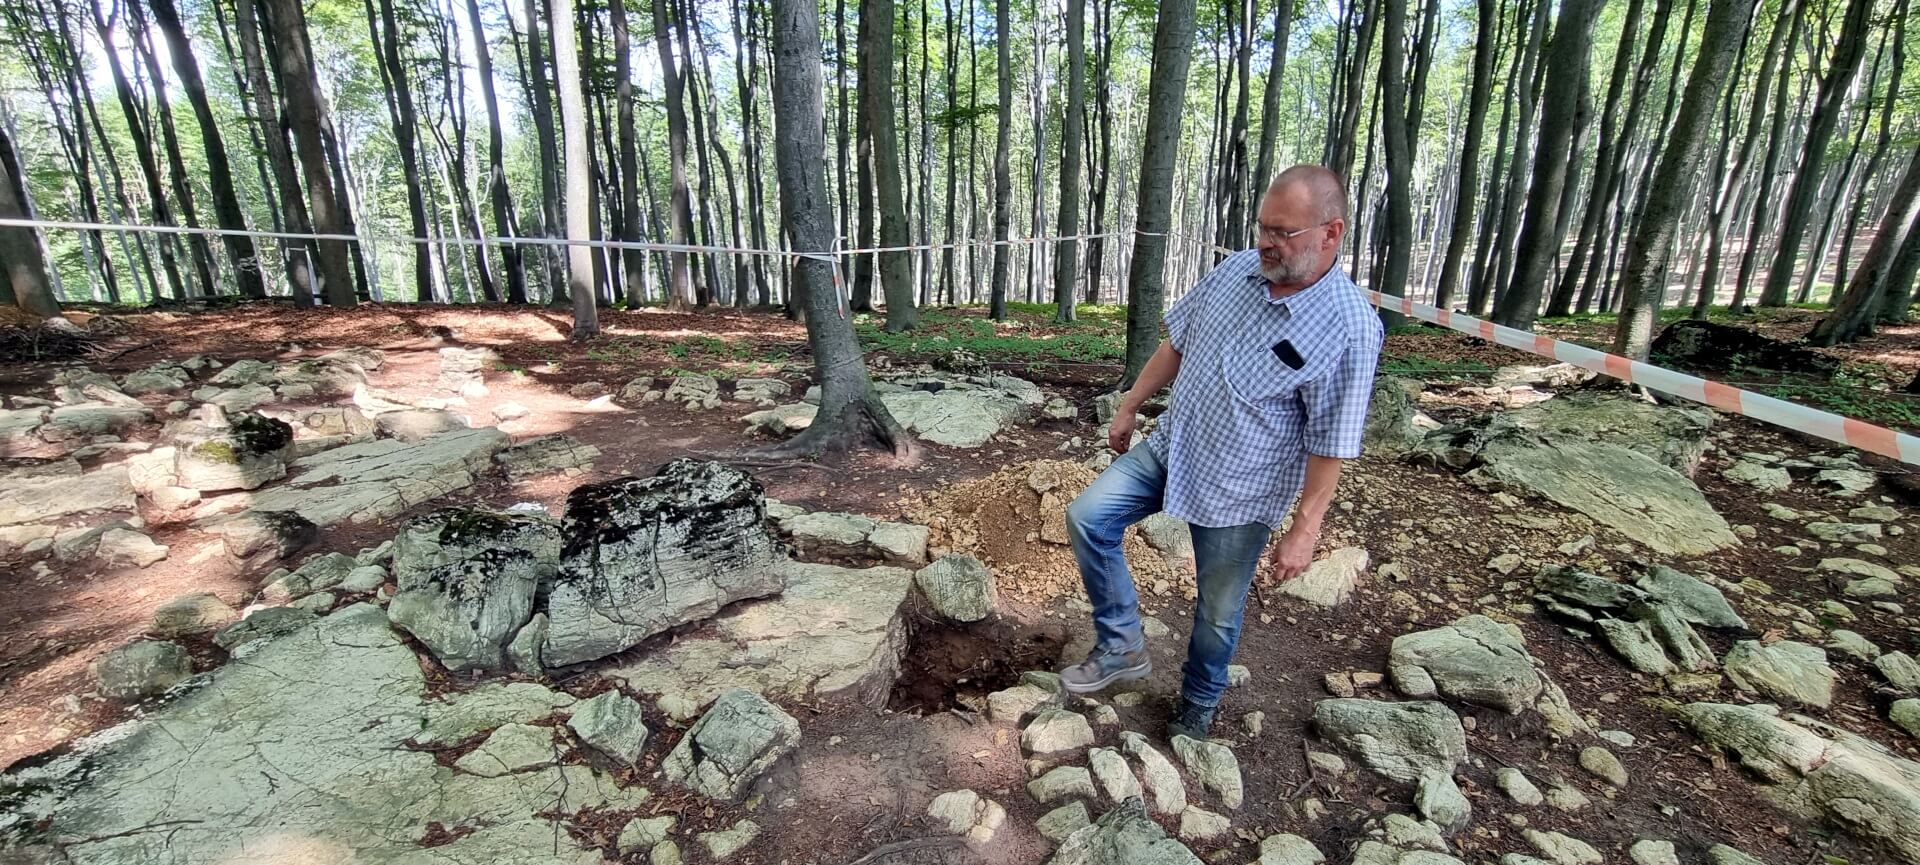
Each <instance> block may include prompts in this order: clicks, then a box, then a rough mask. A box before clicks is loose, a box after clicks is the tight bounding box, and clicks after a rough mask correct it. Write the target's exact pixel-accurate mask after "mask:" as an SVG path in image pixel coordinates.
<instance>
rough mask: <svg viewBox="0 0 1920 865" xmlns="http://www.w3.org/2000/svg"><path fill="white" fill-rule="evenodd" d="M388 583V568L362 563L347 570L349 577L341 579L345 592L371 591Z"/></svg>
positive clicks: (341, 585) (342, 588)
mask: <svg viewBox="0 0 1920 865" xmlns="http://www.w3.org/2000/svg"><path fill="white" fill-rule="evenodd" d="M386 584H387V569H386V568H383V567H381V566H379V565H362V566H360V567H357V568H354V569H353V570H351V571H348V572H347V578H346V579H344V580H341V581H340V586H339V589H340V590H341V591H343V592H353V593H360V592H371V591H374V590H376V589H378V588H380V587H381V586H384V585H386Z"/></svg>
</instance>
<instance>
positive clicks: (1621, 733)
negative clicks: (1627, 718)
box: [1595, 730, 1639, 748]
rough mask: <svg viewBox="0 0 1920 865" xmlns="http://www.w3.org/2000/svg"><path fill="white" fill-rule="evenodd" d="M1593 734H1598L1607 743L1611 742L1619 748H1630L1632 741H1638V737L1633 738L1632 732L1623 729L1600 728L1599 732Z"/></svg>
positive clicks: (1632, 744)
mask: <svg viewBox="0 0 1920 865" xmlns="http://www.w3.org/2000/svg"><path fill="white" fill-rule="evenodd" d="M1595 735H1597V736H1599V737H1600V738H1601V739H1604V740H1606V741H1607V742H1608V743H1609V744H1612V745H1615V746H1618V747H1621V748H1631V747H1633V746H1634V743H1636V742H1638V741H1639V740H1638V739H1635V738H1634V737H1633V734H1632V733H1629V732H1627V731H1625V730H1601V731H1600V732H1599V733H1596V734H1595Z"/></svg>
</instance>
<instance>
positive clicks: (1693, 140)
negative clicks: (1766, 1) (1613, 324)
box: [1614, 0, 1755, 359]
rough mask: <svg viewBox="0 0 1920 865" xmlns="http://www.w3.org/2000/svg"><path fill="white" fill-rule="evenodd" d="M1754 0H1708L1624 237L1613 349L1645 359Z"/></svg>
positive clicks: (1751, 13)
mask: <svg viewBox="0 0 1920 865" xmlns="http://www.w3.org/2000/svg"><path fill="white" fill-rule="evenodd" d="M1754 2H1755V0H1711V2H1710V4H1709V5H1708V7H1707V24H1706V29H1705V30H1704V32H1702V34H1701V37H1700V52H1699V55H1698V56H1697V57H1695V59H1694V63H1693V70H1692V71H1691V72H1690V73H1689V74H1688V76H1687V86H1686V95H1685V96H1684V97H1682V99H1681V102H1680V109H1679V113H1678V114H1676V115H1675V122H1674V124H1673V127H1672V128H1671V129H1670V130H1668V132H1667V138H1666V142H1665V146H1664V147H1662V148H1661V151H1660V160H1659V166H1658V167H1656V168H1655V169H1654V173H1653V183H1652V185H1651V186H1650V187H1649V189H1648V191H1647V194H1646V196H1645V197H1644V198H1642V199H1641V205H1640V213H1639V214H1638V218H1637V219H1636V221H1635V224H1636V225H1637V228H1636V229H1635V230H1634V234H1633V237H1632V238H1631V239H1629V240H1628V241H1627V265H1626V271H1625V272H1624V273H1623V274H1622V275H1621V284H1620V293H1621V296H1622V297H1623V298H1625V302H1624V303H1623V304H1622V306H1621V309H1620V318H1619V325H1618V332H1617V333H1616V334H1615V337H1614V350H1615V351H1616V352H1619V353H1620V354H1625V355H1628V356H1630V357H1634V358H1640V359H1645V358H1646V356H1647V348H1648V345H1649V344H1650V342H1651V340H1652V338H1653V325H1654V318H1655V313H1656V311H1657V310H1658V308H1659V298H1660V295H1662V294H1664V293H1665V290H1666V280H1665V276H1664V275H1665V273H1666V270H1667V262H1668V259H1669V258H1670V257H1671V255H1672V253H1673V241H1674V236H1675V233H1676V232H1675V229H1676V227H1677V225H1678V223H1679V219H1680V216H1681V211H1683V210H1684V209H1685V208H1686V204H1687V201H1688V199H1689V198H1691V197H1692V190H1693V181H1694V178H1695V177H1696V176H1697V175H1698V173H1699V170H1700V158H1701V155H1702V150H1703V149H1704V147H1705V146H1706V141H1707V136H1708V134H1709V126H1710V125H1711V124H1712V122H1713V119H1714V111H1713V107H1714V104H1715V103H1717V102H1718V101H1719V99H1720V88H1721V86H1722V85H1723V84H1724V83H1725V81H1726V78H1727V67H1729V66H1731V65H1732V63H1733V56H1734V54H1735V53H1737V52H1738V50H1739V47H1740V43H1741V41H1742V37H1744V36H1745V34H1746V29H1747V21H1748V20H1749V19H1750V18H1751V17H1752V15H1753V4H1754Z"/></svg>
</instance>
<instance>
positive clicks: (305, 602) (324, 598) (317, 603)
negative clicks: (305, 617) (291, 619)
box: [288, 592, 340, 616]
mask: <svg viewBox="0 0 1920 865" xmlns="http://www.w3.org/2000/svg"><path fill="white" fill-rule="evenodd" d="M339 600H340V599H339V598H337V597H335V596H334V594H333V593H332V592H314V593H313V594H311V595H307V596H305V597H302V598H299V599H296V600H295V601H294V602H293V603H291V604H288V606H290V607H297V608H299V609H302V610H306V611H308V612H310V613H313V614H314V615H316V616H318V615H324V614H325V613H326V612H327V611H328V610H331V609H333V605H334V604H336V603H339Z"/></svg>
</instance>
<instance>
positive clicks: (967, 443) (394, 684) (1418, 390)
mask: <svg viewBox="0 0 1920 865" xmlns="http://www.w3.org/2000/svg"><path fill="white" fill-rule="evenodd" d="M294 318H296V319H297V317H294ZM696 324H697V325H698V326H699V327H700V328H701V329H702V331H703V332H704V333H711V334H713V335H714V336H713V337H692V336H689V335H688V333H689V328H691V327H693V326H695V325H696ZM545 326H547V319H545V318H544V317H541V316H537V315H532V314H527V315H522V316H519V317H517V318H513V319H510V320H509V319H506V318H505V317H494V318H487V317H479V318H475V317H471V316H469V317H465V318H461V319H458V320H445V321H442V320H436V319H434V318H432V317H431V314H427V313H422V314H419V315H412V316H401V315H399V314H397V313H392V312H387V311H381V312H377V313H369V314H367V315H366V316H363V317H360V318H359V319H354V318H353V317H351V316H337V315H335V316H325V317H316V318H314V319H312V320H310V321H305V322H304V323H303V322H301V321H299V320H296V321H293V322H291V323H289V322H287V321H283V320H281V319H278V318H276V319H273V320H271V321H269V320H266V319H261V318H258V317H256V316H254V315H253V314H252V313H247V312H242V313H235V314H229V315H203V316H190V317H180V318H178V319H177V320H173V321H165V322H162V321H157V320H154V321H144V322H140V323H139V324H136V325H135V326H134V328H133V332H132V333H130V334H129V335H128V336H127V337H125V343H126V349H130V350H120V351H119V353H118V354H117V355H111V356H107V357H104V358H96V359H94V360H91V361H90V362H88V363H87V364H85V365H81V364H77V363H60V364H55V363H46V364H37V365H25V366H22V367H21V368H19V369H16V370H11V371H9V373H7V378H6V379H5V380H3V381H0V392H4V394H5V395H6V397H7V403H6V409H5V410H4V411H0V456H3V457H4V459H0V569H4V571H5V574H6V576H5V577H4V579H0V620H4V621H5V623H6V624H5V627H6V629H7V635H8V637H9V639H7V640H5V641H4V644H5V648H4V649H0V683H4V689H3V690H0V730H4V731H5V733H4V736H0V762H5V763H10V764H11V765H12V768H11V769H10V770H9V771H8V773H7V774H6V775H4V776H0V803H3V804H0V837H3V838H4V849H0V861H24V862H128V863H132V862H143V863H144V862H181V863H187V862H193V863H200V862H229V861H231V862H250V863H251V862H286V863H294V862H314V861H330V862H331V861H359V862H406V863H468V862H519V861H528V862H533V861H538V862H582V863H591V862H603V861H621V862H651V863H666V862H679V861H687V862H717V861H726V862H738V863H776V862H788V863H795V865H798V863H849V862H856V861H857V862H862V863H878V862H889V863H907V862H975V861H978V862H1031V863H1040V862H1055V863H1121V862H1125V863H1161V862H1165V863H1185V862H1194V861H1198V860H1205V861H1208V862H1216V861H1237V862H1250V861H1256V860H1257V861H1258V862H1260V863H1263V865H1276V863H1299V865H1308V863H1314V862H1320V861H1326V862H1333V863H1340V865H1344V863H1360V865H1400V863H1404V865H1444V863H1448V862H1471V863H1481V862H1500V863H1502V865H1537V863H1542V862H1546V863H1554V865H1594V863H1601V862H1620V863H1626V862H1633V863H1636V865H1653V863H1688V865H1692V863H1712V865H1731V863H1746V862H1751V861H1758V862H1765V863H1772V865H1799V863H1810V862H1848V863H1866V862H1881V861H1887V862H1892V861H1907V862H1920V828H1916V827H1920V819H1916V818H1920V764H1916V763H1915V762H1912V759H1913V758H1914V757H1915V756H1916V754H1920V750H1917V749H1916V740H1915V738H1914V737H1915V736H1916V735H1920V699H1916V698H1920V662H1916V661H1915V660H1914V658H1913V657H1911V654H1912V653H1914V652H1915V651H1916V650H1917V649H1920V646H1916V643H1915V640H1914V637H1915V634H1916V633H1920V632H1916V627H1917V626H1920V623H1917V622H1916V620H1915V618H1914V616H1912V615H1910V614H1909V612H1908V609H1907V606H1906V605H1907V604H1908V603H1910V599H1909V598H1908V597H1907V594H1906V593H1907V590H1908V587H1907V584H1906V580H1908V579H1920V567H1917V566H1916V564H1915V563H1916V562H1920V542H1916V539H1915V536H1914V534H1913V530H1915V529H1920V522H1916V520H1915V519H1914V511H1913V509H1912V508H1913V505H1912V502H1911V501H1909V500H1907V499H1906V498H1905V496H1906V495H1907V494H1906V493H1904V492H1902V490H1905V489H1910V488H1911V486H1910V485H1909V484H1907V481H1908V480H1910V478H1909V477H1907V476H1906V474H1907V471H1908V470H1907V469H1905V468H1903V467H1895V466H1889V465H1885V464H1882V463H1880V462H1879V461H1876V460H1862V459H1861V458H1859V457H1858V455H1856V454H1851V453H1848V452H1844V451H1842V450H1840V449H1836V448H1830V447H1826V446H1823V445H1820V444H1817V443H1812V442H1809V441H1807V440H1804V439H1800V438H1798V437H1795V436H1792V435H1791V434H1788V433H1782V432H1778V431H1774V430H1770V429H1766V428H1762V427H1758V426H1756V425H1753V424H1749V423H1747V422H1745V421H1742V420H1740V419H1737V418H1729V417H1725V416H1719V415H1716V414H1715V413H1713V412H1710V411H1707V410H1704V409H1695V408H1686V407H1662V406H1656V405H1653V404H1651V403H1647V402H1643V401H1641V400H1638V399H1635V398H1634V397H1633V396H1632V395H1630V394H1627V393H1625V392H1624V391H1618V390H1610V389H1607V388H1605V387H1601V386H1597V385H1595V384H1594V383H1591V382H1587V381H1585V377H1584V376H1583V375H1580V374H1577V373H1576V372H1575V371H1572V370H1567V369H1564V368H1539V367H1527V366H1525V365H1524V363H1525V362H1524V359H1522V358H1519V357H1517V356H1505V357H1496V356H1495V355H1493V354H1489V350H1487V349H1484V348H1474V347H1472V346H1465V345H1463V346H1462V351H1463V352H1464V353H1469V354H1471V355H1472V356H1474V357H1477V358H1485V359H1490V360H1497V361H1499V362H1502V363H1505V364H1508V365H1507V366H1504V367H1502V368H1501V369H1500V370H1499V372H1498V373H1497V374H1495V375H1493V376H1491V377H1490V380H1479V381H1475V382H1473V383H1471V384H1463V383H1460V382H1457V381H1455V382H1442V381H1434V382H1420V381H1414V380H1398V379H1383V380H1382V382H1381V384H1380V386H1379V388H1377V391H1376V397H1375V403H1376V409H1375V412H1374V417H1373V419H1372V422H1371V425H1370V430H1369V449H1368V454H1367V456H1366V457H1364V458H1362V459H1361V460H1359V461H1357V462H1356V463H1354V464H1353V466H1352V471H1350V472H1349V474H1348V475H1347V476H1346V478H1345V479H1344V480H1343V483H1342V487H1341V491H1340V495H1339V500H1338V501H1339V503H1338V505H1337V509H1336V511H1335V512H1334V513H1333V514H1332V515H1331V516H1330V518H1329V530H1328V532H1327V537H1326V540H1325V548H1324V549H1323V550H1322V553H1321V560H1320V561H1319V562H1318V563H1317V564H1316V565H1315V567H1314V568H1313V569H1312V570H1311V571H1310V572H1309V573H1308V574H1307V575H1306V576H1303V577H1302V578H1300V579H1299V580H1296V581H1294V582H1292V583H1289V584H1287V585H1284V586H1263V587H1261V588H1259V589H1258V590H1257V591H1256V595H1255V597H1254V599H1253V601H1252V604H1251V606H1250V608H1249V611H1248V616H1247V629H1246V633H1245V636H1244V638H1243V645H1242V650H1241V653H1240V657H1239V659H1238V660H1239V666H1238V668H1237V669H1236V670H1235V686H1234V688H1233V689H1232V690H1231V691H1230V692H1229V695H1228V698H1227V701H1226V703H1225V705H1224V708H1223V712H1222V714H1221V720H1220V722H1219V723H1218V724H1217V726H1216V728H1215V730H1214V737H1213V739H1212V740H1210V741H1207V742H1199V741H1193V740H1187V739H1180V740H1176V741H1171V742H1169V741H1167V740H1166V738H1165V734H1164V726H1165V721H1166V718H1167V715H1168V713H1169V712H1170V709H1171V705H1170V704H1171V700H1172V698H1173V696H1174V695H1175V693H1176V691H1177V688H1178V679H1179V669H1178V668H1179V665H1180V662H1181V659H1182V657H1183V654H1184V653H1183V649H1184V644H1185V634H1186V633H1187V631H1188V622H1189V620H1190V617H1191V614H1192V583H1191V547H1190V542H1188V541H1186V539H1185V538H1184V532H1183V528H1184V527H1182V526H1180V525H1179V524H1178V523H1177V522H1175V521H1172V520H1167V519H1164V518H1160V519H1155V520H1150V521H1149V522H1147V523H1145V524H1143V525H1142V526H1141V527H1140V529H1139V530H1138V531H1137V532H1136V535H1135V537H1132V538H1130V539H1129V542H1128V552H1129V556H1130V558H1131V560H1132V561H1133V562H1134V565H1135V570H1136V576H1137V578H1138V579H1139V581H1140V584H1141V588H1142V594H1143V598H1144V602H1143V604H1144V607H1145V611H1146V612H1147V613H1148V614H1149V615H1150V616H1151V618H1150V619H1149V621H1148V628H1149V635H1150V637H1151V645H1152V650H1153V652H1154V658H1155V663H1156V671H1155V673H1154V675H1153V676H1152V677H1151V678H1150V679H1149V680H1147V681H1146V682H1145V683H1144V684H1142V685H1140V686H1137V687H1130V688H1127V689H1125V690H1122V691H1118V692H1115V693H1109V694H1104V695H1101V696H1100V697H1099V698H1097V699H1092V700H1087V699H1079V698H1071V697H1064V696H1063V695H1061V694H1060V693H1059V691H1058V683H1057V679H1055V678H1054V677H1053V676H1052V675H1051V674H1050V673H1049V672H1048V671H1050V670H1052V669H1055V668H1056V667H1057V666H1058V665H1059V664H1060V663H1062V662H1063V661H1066V660H1073V659H1077V656H1078V655H1080V654H1082V653H1083V652H1084V651H1085V647H1086V645H1087V642H1088V640H1089V639H1090V636H1089V633H1088V627H1087V624H1086V621H1085V615H1086V606H1085V599H1084V597H1083V596H1082V594H1081V593H1080V591H1079V588H1078V586H1077V581H1076V580H1075V579H1074V578H1073V574H1072V572H1071V564H1070V563H1071V558H1070V555H1068V554H1067V553H1066V550H1065V547H1064V540H1065V538H1064V522H1063V519H1064V516H1063V511H1064V507H1065V504H1066V503H1067V502H1069V501H1071V499H1072V496H1073V495H1074V494H1075V493H1077V492H1078V491H1079V489H1080V488H1082V487H1084V485H1085V484H1086V483H1087V482H1088V481H1089V480H1090V479H1091V478H1092V476H1093V475H1094V473H1095V472H1097V470H1098V469H1099V468H1100V467H1102V466H1104V464H1105V462H1106V461H1108V460H1110V459H1111V457H1112V454H1111V452H1108V451H1106V450H1105V448H1104V447H1102V446H1101V445H1100V442H1102V441H1103V440H1104V435H1103V431H1102V430H1103V426H1104V423H1105V421H1106V420H1107V419H1108V417H1109V416H1110V413H1111V405H1112V403H1111V400H1110V399H1109V398H1106V397H1103V396H1102V395H1101V393H1100V392H1099V390H1098V389H1097V388H1094V387H1091V386H1089V385H1088V384H1087V377H1086V376H1082V375H1077V374H1075V373H1074V372H1072V371H1071V370H1070V369H1062V368H1059V367H1047V368H1041V367H1034V368H1033V369H1032V370H1030V371H1028V370H1016V371H1015V372H1027V373H1028V376H1027V377H1023V376H1020V375H1017V374H1007V365H1004V364H987V365H977V366H976V365H972V364H964V365H956V364H947V365H946V367H947V368H945V369H930V368H925V367H919V366H915V365H912V364H910V363H907V362H906V359H898V360H897V361H896V362H894V363H892V364H889V365H888V366H887V367H885V368H883V369H882V370H881V371H880V374H881V377H882V380H883V385H882V389H883V391H884V398H885V399H886V401H887V402H888V404H889V407H890V408H892V409H893V411H894V413H895V414H896V416H897V417H899V418H900V419H901V420H902V421H903V422H904V423H906V424H908V425H909V426H910V427H911V428H912V429H913V430H914V431H915V432H916V434H917V436H918V437H919V438H921V439H922V441H923V442H926V444H925V446H924V448H923V450H922V453H921V454H920V455H919V457H918V458H917V459H916V460H914V461H909V462H907V463H895V462H893V461H891V460H882V459H880V458H877V457H874V456H871V455H861V456H856V457H853V458H851V459H848V460H845V461H842V462H839V463H835V464H832V465H830V466H816V465H813V464H795V463H778V464H773V465H767V464H763V463H758V462H755V461H753V460H752V459H751V458H749V457H747V456H746V455H745V453H746V451H748V450H749V449H750V448H751V447H752V446H753V445H754V444H756V443H758V442H764V441H771V440H773V438H774V437H777V436H779V435H783V434H785V433H786V432H787V431H790V430H791V429H793V428H795V427H797V426H801V425H804V424H805V423H806V422H807V421H808V420H810V418H811V406H810V405H808V403H807V402H806V370H805V367H804V365H799V364H795V363H794V362H793V361H791V360H790V359H783V358H781V357H780V356H778V354H777V352H775V351H773V350H771V348H772V347H774V346H780V345H786V344H787V341H789V340H791V339H793V338H794V337H795V335H796V334H797V331H796V330H794V329H792V328H791V326H790V325H787V324H785V323H784V322H781V321H779V320H776V319H768V318H765V317H762V316H750V315H730V316H718V315H716V316H712V317H708V318H705V320H698V319H694V320H689V319H688V317H683V316H666V315H657V316H656V315H651V314H641V313H636V314H627V315H624V316H617V317H613V320H612V330H613V332H614V334H615V337H614V339H615V341H616V344H621V345H629V344H635V345H637V344H646V345H650V346H652V349H649V350H650V351H655V353H654V354H650V355H648V356H645V357H640V356H637V355H633V354H618V353H615V354H613V355H609V354H607V353H606V350H605V348H604V347H602V349H601V350H600V352H599V353H598V354H596V353H595V349H594V348H592V347H589V348H588V349H586V350H584V351H582V350H571V351H570V350H568V349H566V348H564V347H562V346H561V345H560V344H559V343H558V342H557V341H556V339H557V334H558V331H557V330H556V331H555V332H554V333H551V334H543V333H540V332H538V331H539V329H540V328H541V327H545ZM528 328H532V330H531V331H530V330H528ZM623 328H625V329H626V332H625V334H624V335H623V330H622V329H623ZM730 338H731V339H737V340H739V341H740V342H742V343H743V344H747V345H750V346H754V349H753V350H751V351H746V352H736V353H732V354H730V355H727V356H724V357H723V356H716V354H715V352H714V351H713V350H712V348H711V345H710V343H705V342H702V341H701V340H702V339H721V340H725V339H730ZM622 339H624V340H625V342H618V341H619V340H622ZM676 339H681V340H683V342H681V343H675V342H674V340H676ZM676 344H683V345H692V346H695V349H694V350H693V351H692V352H680V353H676V352H675V350H674V349H673V348H672V346H673V345H676ZM700 346H707V347H706V348H700ZM656 350H657V351H656ZM1494 351H1495V352H1496V353H1497V350H1494ZM702 352H705V354H701V353H702ZM689 354H692V355H699V356H688V355H689ZM693 367H699V368H697V369H696V368H693ZM683 458H684V459H683ZM1823 857H1824V858H1823Z"/></svg>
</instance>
